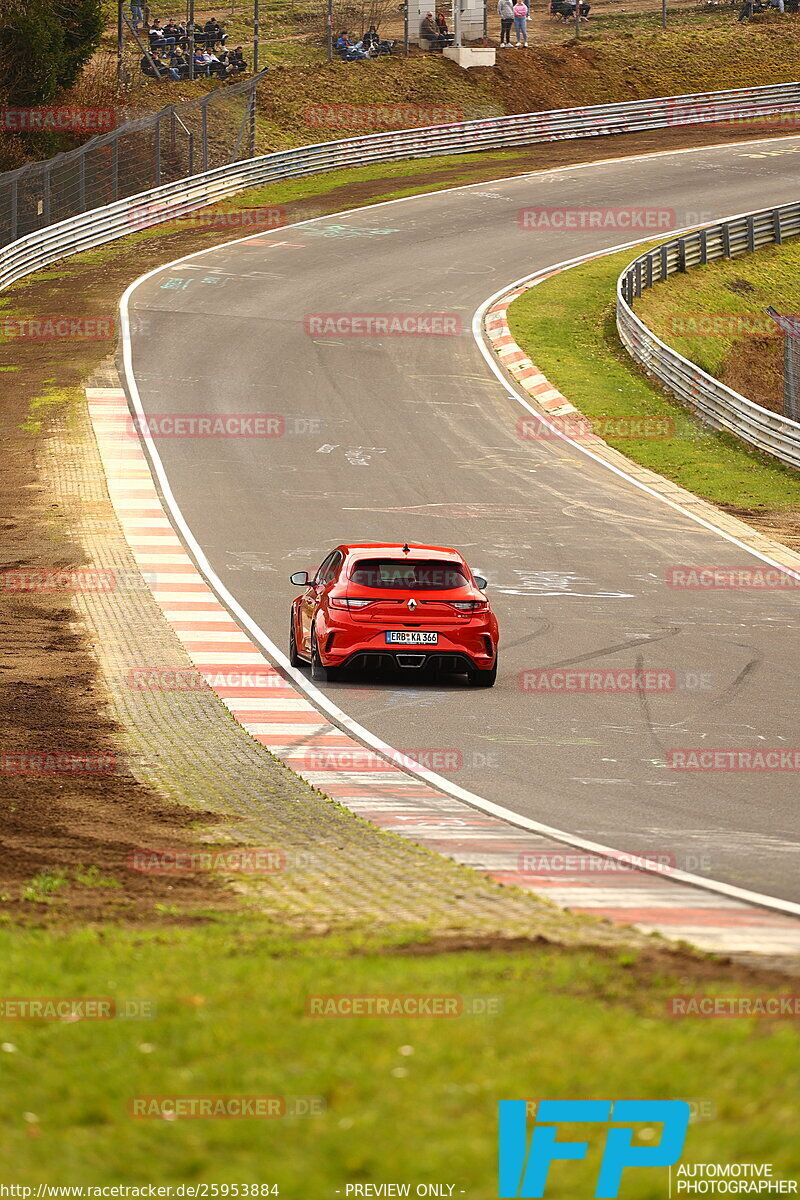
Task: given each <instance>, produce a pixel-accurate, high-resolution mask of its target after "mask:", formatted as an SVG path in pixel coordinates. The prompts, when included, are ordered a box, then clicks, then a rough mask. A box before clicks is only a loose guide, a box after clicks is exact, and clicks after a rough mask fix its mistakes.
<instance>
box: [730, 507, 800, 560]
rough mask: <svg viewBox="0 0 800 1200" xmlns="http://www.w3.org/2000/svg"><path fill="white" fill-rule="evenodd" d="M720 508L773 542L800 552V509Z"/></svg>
mask: <svg viewBox="0 0 800 1200" xmlns="http://www.w3.org/2000/svg"><path fill="white" fill-rule="evenodd" d="M719 507H720V508H721V509H723V510H724V511H725V512H727V513H730V514H731V516H732V517H738V518H739V520H740V521H746V522H747V524H748V525H752V526H753V528H754V529H757V530H758V531H759V533H763V534H765V535H766V536H767V537H770V538H772V539H773V541H776V542H782V543H783V545H784V546H789V547H790V548H791V549H792V550H800V509H796V508H787V509H776V508H765V509H758V508H738V507H737V506H736V505H735V504H720V505H719Z"/></svg>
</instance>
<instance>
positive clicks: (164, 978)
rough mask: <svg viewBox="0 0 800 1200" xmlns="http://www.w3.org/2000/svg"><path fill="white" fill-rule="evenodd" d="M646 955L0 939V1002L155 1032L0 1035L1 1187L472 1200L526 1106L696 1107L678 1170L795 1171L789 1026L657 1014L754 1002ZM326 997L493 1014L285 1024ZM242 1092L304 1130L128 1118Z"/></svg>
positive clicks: (586, 1182)
mask: <svg viewBox="0 0 800 1200" xmlns="http://www.w3.org/2000/svg"><path fill="white" fill-rule="evenodd" d="M649 954H650V952H647V956H645V957H641V956H640V954H639V952H636V951H630V952H622V953H620V952H619V951H614V952H606V953H602V952H599V951H591V950H578V951H572V952H565V951H563V950H560V949H558V948H553V947H548V946H546V945H541V946H531V947H529V948H527V949H522V950H520V949H516V950H512V951H500V950H490V951H461V952H455V953H444V954H435V953H434V954H427V955H412V954H408V953H405V954H398V953H392V952H390V950H389V948H387V947H386V946H383V947H381V945H380V944H379V943H378V942H377V940H373V939H370V938H369V937H368V938H367V941H366V944H365V941H364V938H363V936H362V937H360V938H351V939H349V940H348V939H347V938H338V939H337V938H327V939H325V940H316V941H307V942H292V941H290V940H289V939H288V938H281V937H279V936H276V935H275V934H274V932H272V933H270V932H268V931H266V930H265V929H264V928H263V927H262V926H261V925H260V924H259V921H258V919H257V918H254V917H252V916H251V917H247V918H239V919H238V920H237V921H235V922H233V921H227V922H223V923H215V922H212V923H210V924H208V925H199V926H196V927H194V928H183V929H171V930H165V931H161V932H152V931H151V932H148V931H141V932H136V931H122V930H114V929H111V928H106V929H94V930H87V931H84V932H74V933H62V934H58V933H55V934H54V933H52V932H44V931H42V930H35V929H30V930H25V931H23V930H19V929H17V930H10V929H6V930H2V931H0V995H2V996H4V997H9V996H21V995H26V996H31V997H42V996H69V997H78V996H83V997H87V996H98V997H110V998H113V999H116V1000H118V1001H120V1002H122V1001H123V1000H124V999H126V998H138V999H140V1000H141V999H146V1000H148V1001H149V1002H151V1003H152V1004H154V1006H155V1015H154V1016H152V1018H151V1019H142V1020H121V1019H115V1020H109V1021H104V1022H88V1021H84V1022H66V1023H64V1022H59V1023H33V1022H20V1021H16V1022H15V1021H8V1020H2V1021H0V1122H2V1126H3V1130H4V1133H3V1155H2V1160H0V1182H2V1183H10V1182H14V1183H26V1184H36V1183H38V1182H41V1181H46V1182H49V1183H72V1184H75V1183H83V1184H87V1183H100V1184H102V1183H119V1182H128V1183H137V1182H158V1183H177V1182H192V1181H198V1180H202V1181H214V1182H219V1183H238V1184H242V1183H256V1182H261V1183H277V1184H279V1185H280V1189H281V1195H285V1196H291V1197H298V1198H300V1197H303V1198H306V1197H313V1198H314V1200H318V1198H322V1197H325V1196H333V1195H335V1189H336V1188H337V1187H342V1186H343V1184H344V1183H346V1182H353V1181H354V1182H360V1181H364V1180H370V1181H373V1182H376V1181H377V1182H380V1181H383V1180H410V1181H412V1182H418V1181H443V1182H452V1183H455V1184H456V1188H457V1190H456V1193H455V1194H458V1189H459V1188H464V1189H465V1194H467V1195H469V1196H470V1197H473V1198H474V1200H491V1198H492V1197H493V1196H495V1195H496V1185H495V1161H496V1110H497V1102H498V1100H500V1099H523V1098H524V1099H536V1098H545V1097H550V1098H567V1097H576V1098H577V1097H580V1098H586V1097H598V1098H600V1097H603V1098H605V1097H609V1098H614V1097H617V1098H626V1097H628V1098H648V1097H649V1098H654V1099H655V1098H657V1099H669V1098H682V1099H689V1100H692V1101H697V1102H698V1105H699V1106H700V1111H701V1119H699V1120H697V1121H696V1122H694V1123H693V1124H692V1125H691V1126H690V1130H689V1135H688V1140H687V1144H686V1148H685V1153H684V1160H685V1161H695V1160H702V1161H709V1160H714V1159H719V1160H721V1161H730V1160H736V1159H740V1158H741V1159H746V1160H748V1161H752V1160H761V1159H766V1160H769V1161H772V1162H774V1163H775V1169H776V1172H777V1173H784V1174H787V1175H790V1174H791V1173H792V1172H793V1171H794V1172H796V1171H797V1170H798V1169H800V1160H799V1157H798V1146H797V1144H796V1141H794V1142H793V1139H792V1138H791V1137H790V1136H789V1130H790V1128H791V1125H792V1121H793V1106H794V1103H795V1100H796V1094H795V1091H794V1084H793V1080H794V1079H796V1078H797V1074H798V1071H800V1061H798V1058H799V1057H800V1054H799V1052H798V1043H797V1039H796V1036H795V1035H794V1034H793V1032H792V1030H791V1029H790V1028H789V1024H790V1022H787V1021H767V1020H758V1019H755V1018H752V1019H739V1018H725V1019H716V1020H707V1019H692V1018H683V1019H675V1018H672V1017H669V1016H667V1015H666V1005H667V1002H668V998H669V997H670V996H671V995H673V994H675V993H687V992H693V993H694V992H714V993H718V994H725V995H731V994H734V993H737V994H738V993H741V992H742V991H743V990H744V991H750V990H759V989H757V988H756V989H754V986H753V985H752V984H751V985H750V987H749V988H748V987H747V986H745V988H744V989H743V987H742V984H741V982H739V983H736V982H735V981H733V980H731V978H730V977H726V976H727V972H726V970H725V968H724V967H722V966H720V967H717V968H714V967H713V966H708V965H706V964H702V965H701V966H698V963H697V962H694V963H692V962H690V961H689V960H687V959H683V960H681V959H676V961H675V964H674V966H665V960H664V958H663V956H662V957H661V958H660V960H659V959H652V958H650V957H648V956H649ZM698 970H699V971H701V973H702V974H703V975H704V976H705V978H704V979H700V980H698V978H697V977H696V976H697V972H698ZM693 977H694V978H693ZM761 990H763V985H762V989H761ZM787 990H791V988H790V987H789V986H788V983H787ZM327 993H334V994H369V995H375V994H381V995H385V994H393V995H398V994H403V995H430V994H433V995H446V996H454V995H455V996H462V997H463V996H471V997H475V996H480V997H484V998H492V1000H493V1003H494V1005H495V1007H496V1008H499V1010H500V1011H499V1012H498V1013H497V1015H491V1016H479V1015H470V1016H467V1015H462V1016H452V1017H448V1018H444V1017H443V1018H436V1017H425V1018H412V1017H401V1018H393V1017H386V1018H378V1017H360V1018H347V1017H335V1018H326V1017H314V1016H308V1015H306V1009H307V1003H308V997H309V996H314V995H322V994H327ZM239 1094H244V1095H249V1096H253V1095H260V1096H288V1097H297V1096H302V1097H322V1101H323V1102H324V1112H323V1113H321V1115H317V1116H313V1117H291V1118H279V1119H276V1120H258V1119H252V1118H251V1119H245V1120H241V1119H240V1120H234V1119H229V1120H225V1119H218V1120H192V1119H179V1120H164V1119H139V1120H134V1119H132V1118H131V1117H130V1116H129V1115H128V1111H129V1105H130V1103H131V1098H132V1097H135V1096H153V1095H158V1096H192V1095H193V1096H212V1095H213V1096H220V1095H226V1096H229V1095H239ZM315 1103H319V1101H315ZM585 1132H586V1131H585V1129H584V1130H583V1133H584V1134H585ZM568 1133H569V1131H567V1132H566V1133H565V1134H564V1135H563V1136H568ZM651 1136H652V1131H650V1132H649V1133H648V1131H647V1130H646V1129H645V1130H643V1131H642V1138H641V1144H645V1142H646V1139H647V1138H648V1137H651ZM596 1169H597V1153H596V1152H594V1151H593V1153H592V1154H591V1155H590V1157H589V1159H588V1160H587V1162H586V1163H585V1164H574V1165H569V1167H567V1166H566V1165H565V1166H560V1167H556V1168H554V1171H553V1182H552V1185H551V1187H550V1188H549V1190H548V1195H552V1196H553V1197H554V1198H555V1200H573V1198H575V1197H578V1196H580V1197H583V1196H588V1195H591V1194H593V1186H591V1180H592V1178H593V1173H594V1172H595V1171H596ZM622 1195H623V1196H624V1197H629V1198H631V1200H649V1198H651V1197H652V1198H655V1197H661V1196H665V1195H666V1172H665V1171H661V1170H658V1171H655V1170H652V1171H639V1172H630V1173H629V1176H628V1178H627V1179H626V1182H625V1186H624V1189H623V1193H622Z"/></svg>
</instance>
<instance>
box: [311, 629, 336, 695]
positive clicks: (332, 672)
mask: <svg viewBox="0 0 800 1200" xmlns="http://www.w3.org/2000/svg"><path fill="white" fill-rule="evenodd" d="M338 674H339V672H338V671H337V670H336V668H335V667H326V666H325V665H324V663H323V661H322V659H321V658H320V656H319V646H318V645H317V635H316V633H315V632H314V631H313V629H312V631H311V678H312V679H313V680H314V682H315V683H333V682H334V680H335V679H336V678H337V676H338Z"/></svg>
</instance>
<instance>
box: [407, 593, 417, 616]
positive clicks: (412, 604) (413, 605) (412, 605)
mask: <svg viewBox="0 0 800 1200" xmlns="http://www.w3.org/2000/svg"><path fill="white" fill-rule="evenodd" d="M408 607H409V608H410V609H411V611H412V612H413V611H414V609H415V608H416V607H417V602H416V600H415V599H414V598H413V596H412V598H411V599H410V600H409V602H408Z"/></svg>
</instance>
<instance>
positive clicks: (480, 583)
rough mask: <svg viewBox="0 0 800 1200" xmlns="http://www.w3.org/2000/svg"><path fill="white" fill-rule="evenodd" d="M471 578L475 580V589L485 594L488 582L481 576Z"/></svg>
mask: <svg viewBox="0 0 800 1200" xmlns="http://www.w3.org/2000/svg"><path fill="white" fill-rule="evenodd" d="M472 578H473V579H474V580H475V587H476V588H477V589H478V591H479V592H485V591H486V589H487V587H488V586H489V580H488V579H484V578H483V576H482V575H473V576H472Z"/></svg>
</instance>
